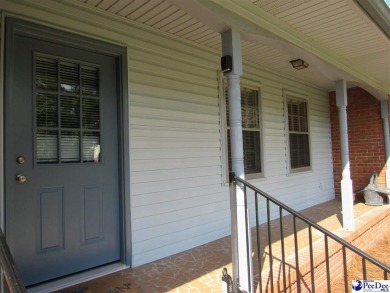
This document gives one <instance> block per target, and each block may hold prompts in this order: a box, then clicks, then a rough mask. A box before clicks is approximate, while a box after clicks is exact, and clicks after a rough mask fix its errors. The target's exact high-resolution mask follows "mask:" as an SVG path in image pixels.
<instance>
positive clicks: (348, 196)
mask: <svg viewBox="0 0 390 293" xmlns="http://www.w3.org/2000/svg"><path fill="white" fill-rule="evenodd" d="M341 202H342V209H343V211H342V213H343V228H344V229H345V230H348V231H353V230H355V215H354V209H353V190H352V180H351V179H343V180H341Z"/></svg>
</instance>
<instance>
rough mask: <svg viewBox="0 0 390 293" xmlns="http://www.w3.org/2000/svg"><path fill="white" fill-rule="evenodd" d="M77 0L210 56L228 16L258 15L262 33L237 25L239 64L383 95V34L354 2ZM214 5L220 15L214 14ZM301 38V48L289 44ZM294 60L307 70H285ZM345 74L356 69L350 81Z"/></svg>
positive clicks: (389, 70)
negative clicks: (263, 28)
mask: <svg viewBox="0 0 390 293" xmlns="http://www.w3.org/2000/svg"><path fill="white" fill-rule="evenodd" d="M77 1H78V3H82V5H88V6H89V7H90V6H92V7H94V9H97V10H100V11H101V10H104V11H106V13H108V14H112V15H116V17H118V16H119V17H123V18H125V19H128V20H129V21H135V22H138V23H142V24H143V25H146V26H150V27H152V28H154V29H157V30H160V31H163V32H165V33H168V34H172V35H175V36H178V37H180V38H183V39H186V40H189V41H191V42H195V43H197V44H200V45H202V46H206V47H208V48H211V49H213V50H216V51H218V52H220V51H221V38H220V32H222V31H223V30H225V29H227V28H229V26H230V25H232V26H234V20H233V21H232V23H229V21H230V19H234V18H236V19H237V21H240V18H242V19H244V18H245V19H252V24H256V17H258V20H261V21H262V20H265V21H267V22H268V26H269V28H267V29H269V31H267V29H266V31H265V32H262V31H261V30H259V29H258V30H257V31H258V32H257V31H256V32H253V31H250V30H249V31H246V29H247V28H250V27H251V25H247V26H246V27H245V26H244V25H243V26H242V27H239V29H240V30H241V31H243V34H242V55H243V59H244V60H245V61H246V62H249V63H251V64H256V65H258V66H259V67H261V68H264V69H268V70H273V71H277V72H279V73H280V74H283V75H287V76H292V77H294V78H298V79H301V80H302V81H303V82H306V83H310V84H313V85H317V86H318V87H321V88H325V89H328V90H333V89H334V81H335V80H337V79H341V78H343V79H347V80H348V81H351V82H350V83H349V84H350V85H355V84H356V85H361V84H364V82H365V79H366V80H368V79H369V80H370V81H371V85H370V86H368V88H374V92H375V87H377V89H378V88H381V90H379V91H380V92H381V93H382V99H383V97H385V98H386V96H387V95H388V94H390V40H389V37H388V35H387V34H386V33H385V32H384V31H383V28H382V29H381V28H380V27H378V26H377V24H376V23H375V22H374V21H373V20H372V19H371V18H370V16H369V15H367V14H366V13H365V12H364V11H363V9H362V8H361V7H360V6H359V4H358V3H357V2H356V1H354V0H294V1H291V0H77ZM367 1H369V0H367ZM377 1H381V0H377ZM225 6H226V7H225ZM221 7H222V8H223V9H225V11H224V12H220V11H221V9H220V8H221ZM213 8H214V10H213ZM229 9H230V10H229ZM211 11H212V12H211ZM218 12H220V13H218ZM233 14H234V17H232V15H233ZM237 23H238V22H237ZM237 23H236V26H237ZM238 25H239V26H240V24H238ZM261 25H263V24H259V26H261ZM272 26H273V27H274V28H275V30H280V33H279V35H276V36H275V39H274V41H272V38H273V37H272V36H270V35H272ZM283 31H285V32H286V34H287V33H288V34H289V35H293V36H294V40H295V41H289V40H286V39H284V40H282V41H281V40H280V39H281V37H280V36H281V35H283ZM301 41H302V42H303V45H302V46H297V44H296V43H300V42H301ZM294 42H296V43H294ZM307 44H310V46H308V45H307ZM297 58H302V59H305V60H306V61H307V62H308V63H309V64H310V65H309V68H307V69H305V70H295V69H293V68H292V67H291V65H290V63H289V61H290V60H293V59H297ZM335 64H336V65H335ZM337 64H340V66H337ZM343 68H344V69H343ZM350 72H358V73H359V74H357V76H358V78H356V76H350V74H349V73H350ZM375 85H376V86H375ZM383 94H384V95H383ZM377 98H378V99H379V98H380V97H377Z"/></svg>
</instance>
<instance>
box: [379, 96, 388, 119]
mask: <svg viewBox="0 0 390 293" xmlns="http://www.w3.org/2000/svg"><path fill="white" fill-rule="evenodd" d="M381 114H382V118H383V119H388V118H389V106H388V101H387V100H384V101H381Z"/></svg>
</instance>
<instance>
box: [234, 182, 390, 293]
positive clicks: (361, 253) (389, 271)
mask: <svg viewBox="0 0 390 293" xmlns="http://www.w3.org/2000/svg"><path fill="white" fill-rule="evenodd" d="M232 179H233V180H232V182H233V183H234V184H237V182H240V183H241V184H243V187H244V195H245V198H247V194H246V188H247V187H248V188H250V189H252V191H254V192H255V206H256V227H257V228H258V227H259V220H258V218H259V214H258V209H259V206H258V200H257V196H256V195H261V196H262V197H264V198H265V199H266V200H267V221H268V241H269V243H268V245H269V249H270V251H269V253H270V277H271V282H273V280H272V279H273V272H272V258H273V257H272V255H271V254H272V248H271V244H272V243H271V240H270V238H271V237H270V232H271V231H270V224H269V223H270V221H271V220H270V207H269V203H270V202H272V203H273V204H275V205H276V206H278V207H279V221H280V225H281V227H282V224H283V222H282V218H283V210H285V211H287V212H289V213H290V214H291V215H292V216H293V220H294V244H295V249H296V251H295V262H296V268H297V270H298V269H299V258H298V251H297V227H296V219H300V220H301V221H303V222H305V223H306V224H307V225H308V228H309V242H310V267H311V268H313V267H314V261H313V245H312V242H313V240H312V232H311V227H313V228H315V229H317V230H318V231H320V232H322V233H323V234H324V237H325V250H326V251H325V257H326V271H327V276H328V277H327V285H328V291H329V292H330V278H329V274H330V267H329V252H328V246H329V240H328V238H330V239H333V240H334V241H336V242H338V243H339V244H341V245H342V253H343V263H344V284H345V289H346V292H347V291H348V286H347V284H346V282H347V280H346V279H347V269H346V265H345V264H346V262H347V260H346V249H347V248H348V249H349V250H351V251H353V252H354V253H356V254H357V255H359V256H360V257H361V258H362V266H363V277H364V279H367V272H366V261H369V262H371V263H372V264H374V265H375V266H377V267H379V268H380V269H382V270H383V272H384V279H385V280H387V279H388V274H390V267H389V266H387V265H385V264H383V263H382V262H380V261H379V260H377V259H375V258H374V257H372V256H370V255H368V254H367V253H365V252H364V251H362V250H361V249H359V248H357V247H355V246H353V245H352V244H350V243H348V242H347V241H345V240H344V239H342V238H340V237H339V236H337V235H335V234H334V233H332V232H330V231H328V230H326V229H325V228H323V227H322V226H320V225H318V224H317V223H315V222H313V221H311V220H310V219H308V218H307V217H305V216H304V215H302V214H300V213H299V212H297V211H295V210H294V209H292V208H290V207H288V206H287V205H285V204H283V203H282V202H280V201H278V200H277V199H275V198H274V197H272V196H270V195H269V194H267V193H265V192H264V191H262V190H260V189H258V188H257V187H256V186H254V185H252V184H250V183H249V182H247V181H245V180H244V179H242V178H240V177H237V176H233V177H232ZM245 204H247V200H245ZM280 231H281V245H282V258H283V262H282V265H283V286H284V288H285V289H286V275H285V261H284V259H285V255H284V235H283V229H280ZM257 245H258V247H259V245H260V243H259V233H258V236H257ZM249 255H251V254H249ZM258 257H259V255H258ZM259 265H260V261H259ZM313 271H314V270H313V269H311V279H312V286H313V288H312V292H315V287H314V273H313ZM260 278H261V273H260ZM259 286H260V292H261V290H262V289H261V279H260V284H259ZM271 286H272V287H271V291H272V292H273V285H271ZM297 290H298V292H300V282H299V280H298V279H297Z"/></svg>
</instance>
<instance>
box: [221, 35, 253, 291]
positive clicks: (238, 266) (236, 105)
mask: <svg viewBox="0 0 390 293" xmlns="http://www.w3.org/2000/svg"><path fill="white" fill-rule="evenodd" d="M221 35H222V54H223V56H225V55H230V56H232V61H233V62H232V64H233V66H232V71H230V72H228V73H226V74H225V76H226V78H227V86H228V99H229V115H230V121H229V122H230V146H231V160H232V170H231V171H232V172H234V173H235V174H236V176H238V177H240V178H242V179H245V172H244V153H243V152H244V151H243V138H242V117H241V89H240V76H241V75H242V59H241V40H240V33H239V32H238V31H236V30H234V29H230V30H228V31H225V32H224V33H222V34H221ZM235 193H236V201H235V207H234V206H233V207H232V208H233V209H235V210H232V213H231V214H232V223H231V225H232V251H233V282H234V286H235V288H237V285H238V284H239V289H240V290H242V291H245V292H253V288H252V287H253V273H252V271H253V270H252V257H251V251H252V249H251V237H250V233H248V235H249V236H248V239H247V237H246V235H247V229H250V228H249V227H247V225H246V219H245V217H246V216H245V214H246V213H245V202H244V190H243V186H241V184H237V187H236V190H235ZM231 200H232V201H233V202H234V199H231ZM248 214H249V211H248ZM235 217H236V221H235V220H234V218H235ZM247 247H249V248H250V252H249V253H248V251H247ZM248 260H249V261H248ZM248 268H250V269H249V270H248Z"/></svg>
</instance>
